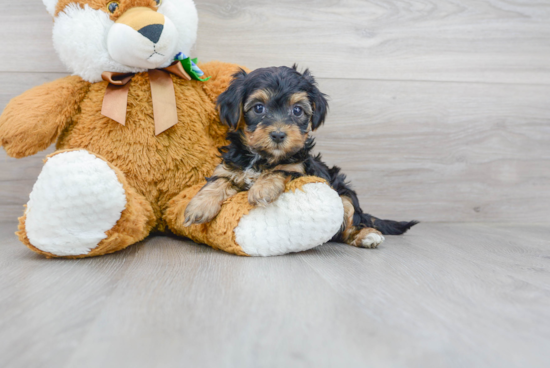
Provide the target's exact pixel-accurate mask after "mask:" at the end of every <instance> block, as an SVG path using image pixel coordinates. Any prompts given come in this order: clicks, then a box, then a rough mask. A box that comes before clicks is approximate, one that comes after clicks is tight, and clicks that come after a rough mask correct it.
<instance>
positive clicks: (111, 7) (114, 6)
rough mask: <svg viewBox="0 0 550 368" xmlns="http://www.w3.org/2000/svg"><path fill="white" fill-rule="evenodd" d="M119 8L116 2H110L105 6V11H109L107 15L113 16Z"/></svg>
mask: <svg viewBox="0 0 550 368" xmlns="http://www.w3.org/2000/svg"><path fill="white" fill-rule="evenodd" d="M119 6H120V4H119V3H118V1H111V2H110V3H109V4H107V10H108V11H109V13H111V14H113V13H114V12H116V11H117V10H118V8H119Z"/></svg>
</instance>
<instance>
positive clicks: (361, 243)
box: [346, 227, 384, 248]
mask: <svg viewBox="0 0 550 368" xmlns="http://www.w3.org/2000/svg"><path fill="white" fill-rule="evenodd" d="M371 234H376V235H378V236H375V237H374V238H375V239H369V236H370V237H372V235H371ZM383 240H384V237H383V236H382V233H381V232H380V231H378V230H376V229H373V228H370V227H367V228H364V229H361V230H359V231H358V232H357V233H356V234H354V235H353V237H352V239H350V240H349V241H348V242H346V243H348V244H349V245H353V246H354V247H360V248H376V247H377V246H378V245H379V244H380V243H382V241H383Z"/></svg>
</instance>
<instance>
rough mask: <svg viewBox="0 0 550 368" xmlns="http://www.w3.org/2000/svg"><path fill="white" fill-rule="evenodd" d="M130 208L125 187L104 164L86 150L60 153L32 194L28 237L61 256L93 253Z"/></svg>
mask: <svg viewBox="0 0 550 368" xmlns="http://www.w3.org/2000/svg"><path fill="white" fill-rule="evenodd" d="M125 207H126V195H125V193H124V188H123V186H122V184H121V183H120V182H119V181H118V179H117V177H116V174H115V172H114V171H113V170H112V169H111V168H110V167H109V165H107V163H106V162H105V161H103V160H101V159H99V158H97V157H96V156H94V155H92V154H90V153H89V152H87V151H71V152H65V153H60V154H58V155H55V156H53V157H51V158H50V159H49V160H48V161H47V162H46V164H45V165H44V168H43V169H42V172H41V173H40V175H39V176H38V180H37V181H36V183H35V184H34V188H33V190H32V193H31V194H30V200H29V203H28V204H27V212H26V214H27V220H26V231H27V236H28V238H29V240H30V242H31V244H32V245H33V246H35V247H36V248H38V249H40V250H42V251H45V252H49V253H52V254H55V255H58V256H76V255H84V254H88V253H89V252H90V250H92V249H93V248H95V247H96V246H97V245H98V244H99V242H100V241H101V240H103V239H105V238H106V237H107V236H106V235H105V232H106V231H108V230H110V229H112V228H113V226H115V224H116V223H117V221H118V220H119V219H120V214H121V212H122V211H124V208H125Z"/></svg>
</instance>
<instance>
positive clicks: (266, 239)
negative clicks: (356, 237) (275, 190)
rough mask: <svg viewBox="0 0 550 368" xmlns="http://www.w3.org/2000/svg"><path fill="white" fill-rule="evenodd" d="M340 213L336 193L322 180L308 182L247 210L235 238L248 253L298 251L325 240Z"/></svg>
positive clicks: (334, 228)
mask: <svg viewBox="0 0 550 368" xmlns="http://www.w3.org/2000/svg"><path fill="white" fill-rule="evenodd" d="M343 217H344V206H343V205H342V200H341V199H340V197H339V196H338V193H336V192H335V191H334V190H332V189H331V188H330V187H329V186H328V185H326V184H324V183H310V184H306V185H304V186H303V187H302V190H296V191H295V192H288V193H283V194H281V196H280V197H279V198H278V199H277V200H276V201H275V202H273V203H271V204H269V205H267V206H266V207H256V208H254V209H253V210H251V211H250V213H249V214H248V215H246V216H243V218H242V219H241V220H240V222H239V225H238V226H237V227H236V228H235V239H236V241H237V243H238V244H239V245H240V246H241V248H242V249H243V251H244V252H246V253H247V254H248V255H251V256H276V255H282V254H286V253H291V252H301V251H304V250H308V249H311V248H314V247H316V246H318V245H321V244H323V243H326V242H327V241H329V240H330V239H331V238H332V237H333V236H334V234H336V233H337V232H338V230H339V229H340V226H341V225H342V218H343Z"/></svg>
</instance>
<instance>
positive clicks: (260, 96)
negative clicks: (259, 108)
mask: <svg viewBox="0 0 550 368" xmlns="http://www.w3.org/2000/svg"><path fill="white" fill-rule="evenodd" d="M271 96H272V93H271V92H270V91H268V90H264V89H259V90H257V91H254V93H252V94H251V95H250V96H248V98H247V99H246V102H245V104H244V111H248V110H250V109H251V108H253V107H254V105H255V104H257V103H258V102H262V103H267V101H269V99H270V98H271Z"/></svg>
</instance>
